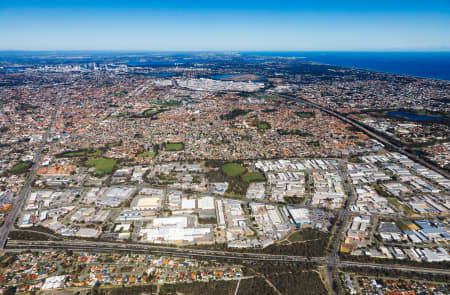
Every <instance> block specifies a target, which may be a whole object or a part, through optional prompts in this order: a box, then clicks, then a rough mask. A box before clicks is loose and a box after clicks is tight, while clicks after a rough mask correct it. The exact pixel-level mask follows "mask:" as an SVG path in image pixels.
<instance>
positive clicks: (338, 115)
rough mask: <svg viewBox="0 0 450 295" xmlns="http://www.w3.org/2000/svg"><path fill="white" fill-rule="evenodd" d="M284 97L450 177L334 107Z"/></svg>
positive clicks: (298, 98) (435, 166) (445, 172)
mask: <svg viewBox="0 0 450 295" xmlns="http://www.w3.org/2000/svg"><path fill="white" fill-rule="evenodd" d="M280 96H281V97H283V98H286V99H289V100H294V101H299V102H302V103H303V104H306V105H309V106H311V107H313V108H317V109H319V110H321V111H323V112H325V113H328V114H330V115H332V116H334V117H336V118H338V119H341V120H342V121H344V122H346V123H348V124H351V125H352V126H354V127H356V128H358V129H359V130H361V131H362V132H364V133H365V134H367V135H368V136H370V137H372V138H374V139H376V140H378V141H379V142H381V143H382V144H384V145H385V146H389V147H391V148H392V149H394V150H396V151H397V152H399V153H401V154H404V155H405V156H408V157H409V158H410V159H413V160H414V161H416V162H418V163H420V164H422V165H423V166H425V167H427V168H429V169H432V170H434V171H436V172H438V173H439V174H442V175H443V176H445V177H447V178H450V174H449V173H448V172H447V171H445V170H443V169H441V168H440V167H438V166H437V165H434V164H432V163H429V162H426V161H424V160H423V159H422V158H420V157H418V156H417V155H416V154H413V153H410V152H408V151H407V150H406V149H405V148H404V147H403V146H398V145H397V144H395V143H393V142H391V141H390V139H389V138H388V137H387V136H386V137H385V136H381V135H379V134H376V133H375V132H373V131H371V130H369V129H367V127H366V126H365V125H364V124H361V123H359V122H357V121H355V120H352V119H349V118H347V117H345V116H344V115H342V114H341V113H339V112H337V111H334V110H332V109H329V108H327V107H324V106H322V105H320V104H317V103H315V102H312V101H309V100H307V99H304V98H300V97H294V96H288V95H280Z"/></svg>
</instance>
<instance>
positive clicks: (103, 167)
mask: <svg viewBox="0 0 450 295" xmlns="http://www.w3.org/2000/svg"><path fill="white" fill-rule="evenodd" d="M116 163H117V161H116V160H114V159H106V158H89V160H87V161H86V162H85V164H86V166H88V167H95V171H94V173H95V174H108V173H111V172H112V171H113V170H114V167H115V166H116Z"/></svg>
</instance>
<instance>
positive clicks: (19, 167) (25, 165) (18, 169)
mask: <svg viewBox="0 0 450 295" xmlns="http://www.w3.org/2000/svg"><path fill="white" fill-rule="evenodd" d="M32 165H33V163H32V162H19V163H17V164H16V165H14V166H13V167H12V168H11V169H10V170H9V172H11V173H12V174H22V173H25V172H28V170H29V169H30V168H31V166H32Z"/></svg>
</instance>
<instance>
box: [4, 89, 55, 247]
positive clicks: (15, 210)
mask: <svg viewBox="0 0 450 295" xmlns="http://www.w3.org/2000/svg"><path fill="white" fill-rule="evenodd" d="M63 101H64V94H61V95H60V97H59V100H58V103H57V105H56V107H55V109H54V110H53V113H52V115H51V118H50V122H49V124H48V126H47V130H46V132H45V134H44V136H43V137H42V140H41V142H40V144H39V147H38V150H37V151H36V153H35V154H34V158H33V166H32V167H31V170H30V171H29V173H28V175H27V178H26V179H25V183H24V184H23V186H22V188H21V189H20V191H19V193H18V194H17V197H16V199H15V202H14V205H13V207H12V209H11V211H10V212H9V213H8V215H7V216H6V219H5V223H4V224H3V226H2V227H1V229H0V251H1V250H3V249H4V248H5V244H6V241H7V240H8V235H9V232H10V230H11V229H12V228H13V226H14V223H15V221H16V218H17V217H18V215H19V212H20V210H21V208H22V206H23V203H24V202H25V199H26V197H27V195H28V192H29V191H30V189H31V184H32V182H33V179H34V176H35V174H36V171H37V170H38V168H39V165H40V161H41V153H42V150H43V148H44V146H45V144H46V143H47V139H48V136H49V134H50V132H51V130H52V126H53V123H54V122H55V119H56V114H57V113H58V110H59V109H60V107H61V105H62V103H63Z"/></svg>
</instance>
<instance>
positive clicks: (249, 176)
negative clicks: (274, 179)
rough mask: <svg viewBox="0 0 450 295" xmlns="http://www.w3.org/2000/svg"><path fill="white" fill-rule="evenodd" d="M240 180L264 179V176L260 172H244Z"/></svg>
mask: <svg viewBox="0 0 450 295" xmlns="http://www.w3.org/2000/svg"><path fill="white" fill-rule="evenodd" d="M241 178H242V181H245V182H252V181H264V180H266V178H265V177H264V175H262V174H261V173H245V174H244V175H242V176H241Z"/></svg>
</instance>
